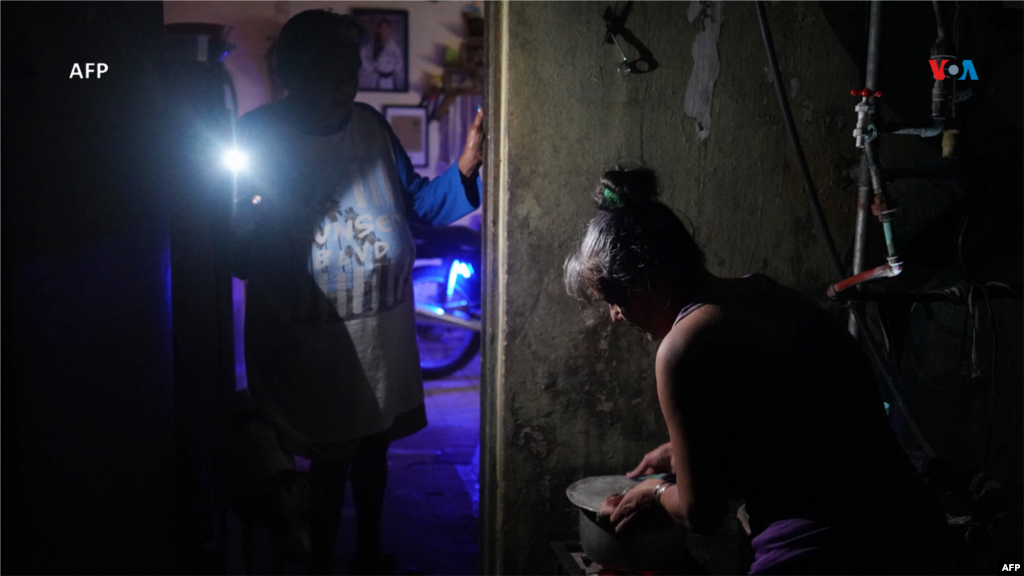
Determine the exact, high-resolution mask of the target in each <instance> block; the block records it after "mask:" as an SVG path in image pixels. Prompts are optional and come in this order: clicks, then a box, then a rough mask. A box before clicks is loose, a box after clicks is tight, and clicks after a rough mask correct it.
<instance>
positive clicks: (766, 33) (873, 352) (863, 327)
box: [754, 0, 935, 458]
mask: <svg viewBox="0 0 1024 576" xmlns="http://www.w3.org/2000/svg"><path fill="white" fill-rule="evenodd" d="M754 5H755V7H756V8H757V19H758V22H760V24H761V36H762V37H763V38H764V49H765V52H766V53H767V54H768V65H769V66H770V67H771V70H772V77H773V78H774V80H775V92H776V93H777V94H778V96H779V106H781V107H782V115H783V116H784V117H785V120H786V131H787V132H788V133H789V142H790V144H791V145H792V146H793V153H794V154H795V155H796V159H797V163H799V165H800V173H801V175H802V176H803V178H804V190H805V191H806V192H807V200H808V201H809V202H810V204H811V216H812V217H813V218H814V224H815V227H816V228H817V229H818V234H819V235H820V236H821V239H822V241H823V242H824V243H825V248H826V250H827V251H828V256H829V260H831V262H832V266H833V268H835V271H836V275H837V276H839V277H840V278H842V277H843V276H845V275H846V269H845V267H844V266H843V261H842V259H841V258H840V257H839V252H838V251H837V250H836V244H835V241H834V240H833V239H832V233H831V232H829V229H828V222H826V221H825V212H824V211H823V210H822V208H821V201H820V200H818V192H817V190H816V189H815V187H814V180H813V179H812V178H811V170H810V168H809V167H808V166H807V159H806V158H805V157H804V150H803V147H802V146H801V145H800V135H799V134H798V133H797V131H796V123H795V122H794V121H793V113H792V111H791V110H790V108H789V98H788V97H787V96H786V90H785V87H784V85H783V84H782V74H781V73H780V72H779V62H778V60H777V59H776V57H775V44H774V43H773V42H772V33H771V30H770V29H769V28H768V16H767V14H766V13H765V10H764V2H763V1H761V0H758V1H757V2H755V3H754ZM850 311H851V312H852V313H853V317H854V318H855V319H856V321H857V324H858V325H859V326H860V331H861V333H862V334H863V335H864V341H865V343H866V344H867V349H868V356H869V358H870V359H871V361H872V362H873V363H874V364H875V367H876V369H877V370H878V371H879V372H880V373H881V374H882V376H884V378H885V382H886V384H887V385H888V387H889V390H890V392H892V401H893V405H894V406H895V407H896V409H897V410H899V411H900V413H902V414H903V416H904V417H905V418H906V420H907V425H908V426H910V429H911V432H913V434H914V436H915V437H916V438H917V441H918V443H919V444H920V445H921V449H922V450H924V452H925V454H926V455H927V456H928V458H934V457H935V451H934V450H933V449H932V447H931V444H930V443H929V442H928V440H927V439H926V438H925V437H924V433H923V432H922V431H921V429H920V427H919V426H918V425H917V421H916V420H915V419H914V417H913V415H911V413H910V409H909V408H908V407H907V405H906V402H905V401H904V399H903V394H902V392H900V389H899V386H898V385H897V383H896V381H897V375H895V374H893V371H892V369H891V367H890V366H889V365H888V363H887V362H886V361H885V359H884V358H883V357H882V355H881V353H880V352H879V349H878V342H876V341H875V338H874V335H873V334H872V333H871V331H870V330H869V329H868V325H867V321H866V319H865V318H864V314H863V312H862V311H861V310H860V309H859V308H858V307H856V306H851V307H850Z"/></svg>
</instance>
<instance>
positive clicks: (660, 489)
mask: <svg viewBox="0 0 1024 576" xmlns="http://www.w3.org/2000/svg"><path fill="white" fill-rule="evenodd" d="M675 485H676V483H675V482H669V481H668V480H662V482H661V484H658V485H657V486H655V487H654V501H655V502H657V503H658V504H661V495H662V494H664V492H665V490H668V487H669V486H675Z"/></svg>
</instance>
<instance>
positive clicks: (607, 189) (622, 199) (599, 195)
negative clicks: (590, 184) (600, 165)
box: [594, 168, 658, 212]
mask: <svg viewBox="0 0 1024 576" xmlns="http://www.w3.org/2000/svg"><path fill="white" fill-rule="evenodd" d="M594 199H595V200H597V205H598V208H600V209H601V210H608V211H613V212H614V211H618V210H628V209H630V208H637V207H639V206H643V205H645V204H650V203H652V202H656V201H657V200H658V177H657V175H656V174H655V173H654V170H651V169H650V168H614V169H612V170H608V171H606V172H605V173H604V175H602V176H601V184H600V186H598V188H597V192H596V194H595V198H594Z"/></svg>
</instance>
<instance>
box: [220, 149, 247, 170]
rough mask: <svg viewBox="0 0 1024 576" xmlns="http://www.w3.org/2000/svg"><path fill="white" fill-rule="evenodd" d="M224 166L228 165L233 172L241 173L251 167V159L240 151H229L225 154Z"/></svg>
mask: <svg viewBox="0 0 1024 576" xmlns="http://www.w3.org/2000/svg"><path fill="white" fill-rule="evenodd" d="M224 164H226V165H227V167H228V168H230V169H231V171H232V172H241V171H242V170H245V169H246V167H247V166H249V157H248V156H246V155H245V154H242V153H241V152H239V151H238V150H229V151H228V152H227V153H226V154H224Z"/></svg>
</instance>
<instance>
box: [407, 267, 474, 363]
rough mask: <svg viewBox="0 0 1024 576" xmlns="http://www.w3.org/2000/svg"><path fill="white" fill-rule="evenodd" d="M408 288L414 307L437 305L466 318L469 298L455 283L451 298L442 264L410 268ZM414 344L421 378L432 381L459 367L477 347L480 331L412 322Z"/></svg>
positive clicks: (446, 272)
mask: <svg viewBox="0 0 1024 576" xmlns="http://www.w3.org/2000/svg"><path fill="white" fill-rule="evenodd" d="M412 289H413V295H414V298H415V301H416V305H417V306H426V307H433V308H441V309H443V310H444V313H445V314H449V315H451V316H455V317H458V318H462V319H464V320H468V319H470V311H469V304H470V302H469V298H468V295H467V294H466V291H465V289H464V288H463V287H462V285H461V284H459V283H456V284H455V286H454V287H453V290H452V296H451V298H445V296H446V291H447V289H448V270H447V269H446V268H445V267H443V266H423V267H420V268H414V269H413V271H412ZM416 346H417V347H418V348H419V351H420V368H421V369H422V370H423V378H425V379H427V380H436V379H438V378H443V377H445V376H448V375H449V374H451V373H453V372H455V371H457V370H459V369H460V368H462V367H463V366H465V365H466V364H468V363H469V361H470V360H472V359H473V356H475V355H476V353H477V352H478V351H479V350H480V334H479V333H478V332H477V331H476V330H471V329H469V328H459V327H457V326H443V325H439V324H432V323H427V322H420V321H417V322H416Z"/></svg>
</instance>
